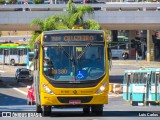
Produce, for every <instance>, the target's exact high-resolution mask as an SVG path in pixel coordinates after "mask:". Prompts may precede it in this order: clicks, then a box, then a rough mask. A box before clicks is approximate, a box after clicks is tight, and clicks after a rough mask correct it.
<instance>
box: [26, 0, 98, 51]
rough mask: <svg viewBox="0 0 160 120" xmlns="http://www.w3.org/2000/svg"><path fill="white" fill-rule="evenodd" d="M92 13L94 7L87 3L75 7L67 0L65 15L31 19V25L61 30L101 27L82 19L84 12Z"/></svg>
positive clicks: (32, 42)
mask: <svg viewBox="0 0 160 120" xmlns="http://www.w3.org/2000/svg"><path fill="white" fill-rule="evenodd" d="M93 13H94V9H93V8H92V7H91V6H88V5H81V6H78V7H76V5H75V4H74V3H73V2H72V1H71V0H69V1H68V3H67V8H66V14H65V15H54V16H51V17H49V18H46V19H45V20H42V19H39V18H36V19H34V20H33V21H32V23H31V25H36V26H38V27H39V29H40V31H41V32H42V31H49V30H61V29H72V28H73V27H83V28H84V29H92V30H98V29H101V27H100V25H99V23H97V22H96V21H94V20H92V19H89V20H87V21H85V20H84V16H85V15H86V14H88V15H90V14H93ZM37 35H38V34H36V35H33V37H32V39H31V40H30V42H29V45H30V46H31V48H33V45H34V39H35V38H36V36H37Z"/></svg>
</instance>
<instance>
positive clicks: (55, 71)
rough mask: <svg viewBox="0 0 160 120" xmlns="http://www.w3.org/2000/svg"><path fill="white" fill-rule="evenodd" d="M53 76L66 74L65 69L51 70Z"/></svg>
mask: <svg viewBox="0 0 160 120" xmlns="http://www.w3.org/2000/svg"><path fill="white" fill-rule="evenodd" d="M52 73H53V74H67V69H54V70H52Z"/></svg>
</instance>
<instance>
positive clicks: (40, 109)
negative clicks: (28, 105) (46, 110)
mask: <svg viewBox="0 0 160 120" xmlns="http://www.w3.org/2000/svg"><path fill="white" fill-rule="evenodd" d="M36 112H37V113H42V108H41V105H38V104H36Z"/></svg>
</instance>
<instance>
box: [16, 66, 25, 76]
mask: <svg viewBox="0 0 160 120" xmlns="http://www.w3.org/2000/svg"><path fill="white" fill-rule="evenodd" d="M22 69H23V70H28V69H27V68H18V69H17V70H16V73H15V77H16V76H17V75H18V73H19V72H20V71H21V70H22Z"/></svg>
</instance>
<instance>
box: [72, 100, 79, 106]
mask: <svg viewBox="0 0 160 120" xmlns="http://www.w3.org/2000/svg"><path fill="white" fill-rule="evenodd" d="M80 103H81V101H80V100H69V104H74V105H75V104H80Z"/></svg>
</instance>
